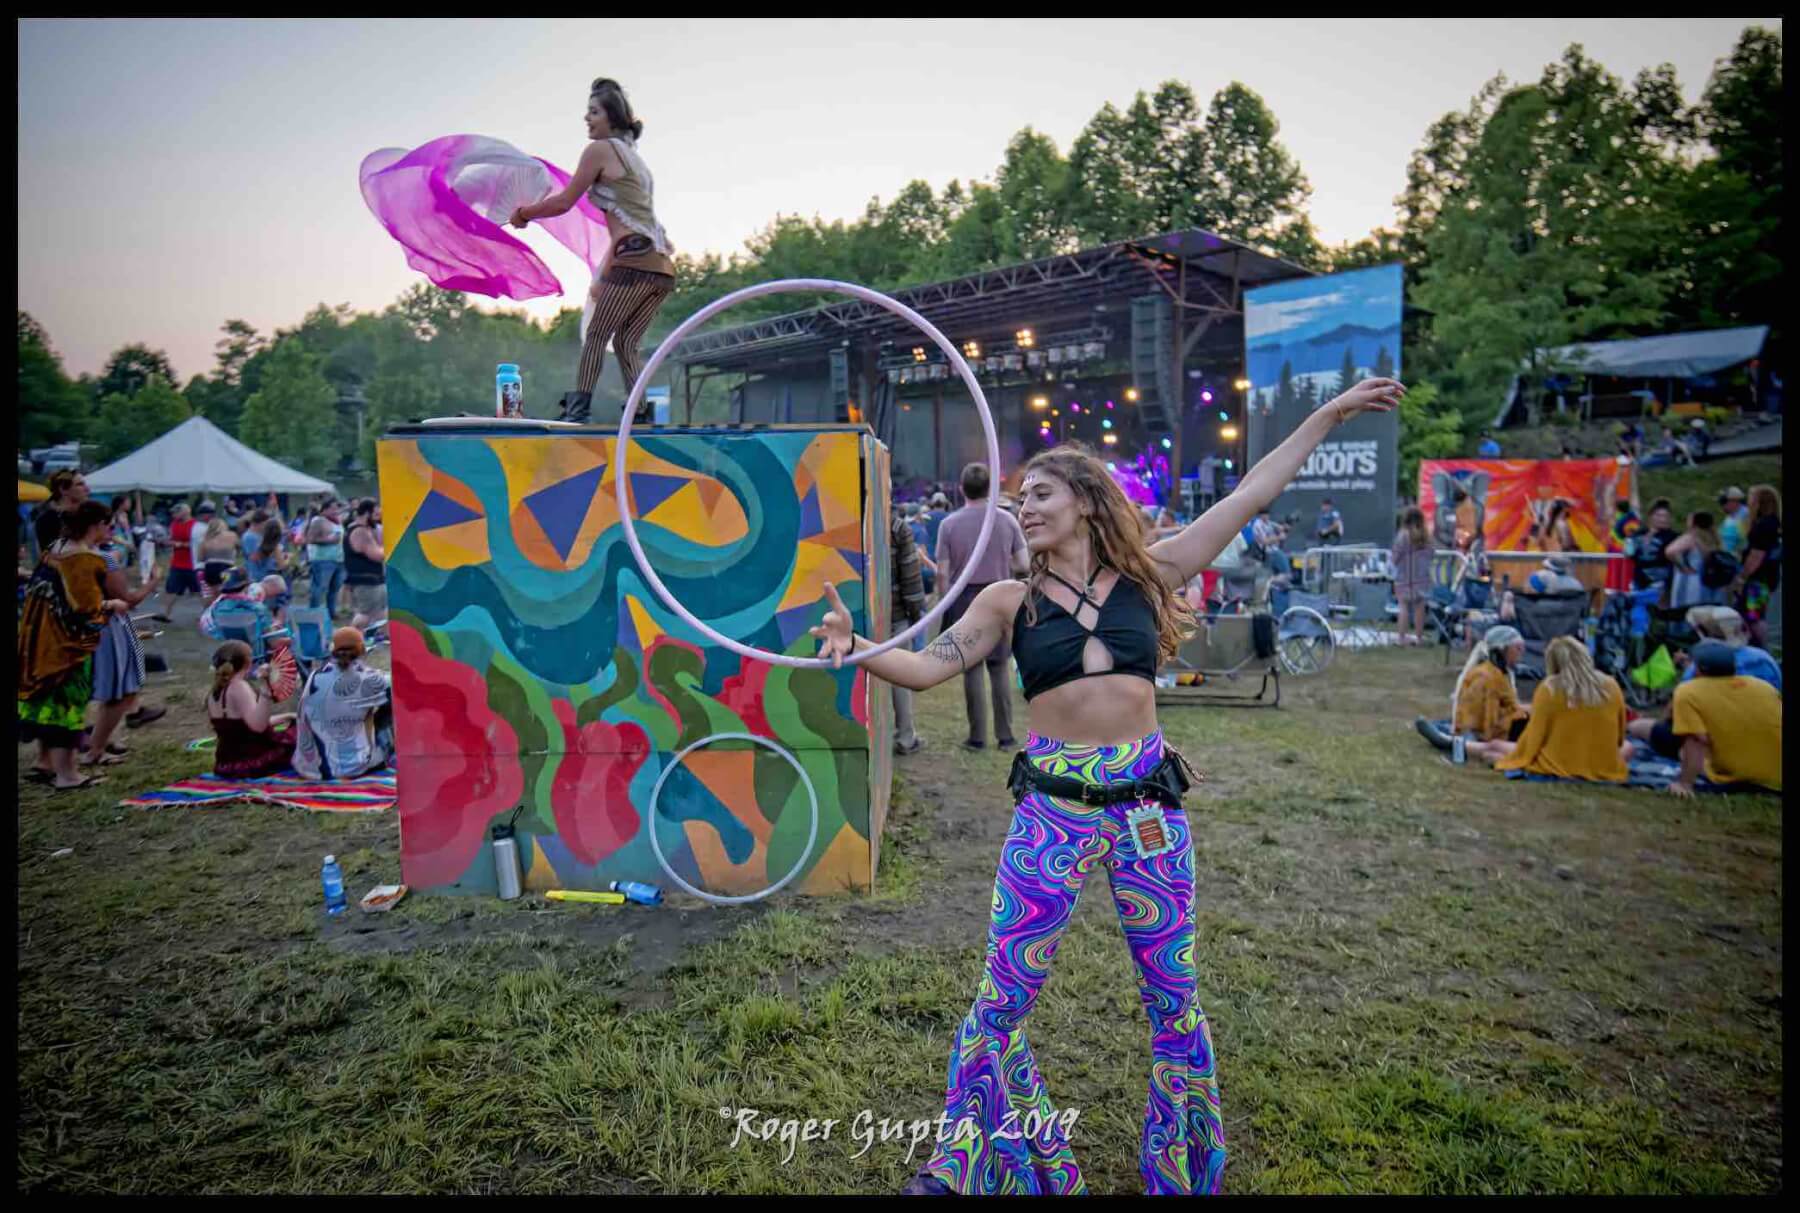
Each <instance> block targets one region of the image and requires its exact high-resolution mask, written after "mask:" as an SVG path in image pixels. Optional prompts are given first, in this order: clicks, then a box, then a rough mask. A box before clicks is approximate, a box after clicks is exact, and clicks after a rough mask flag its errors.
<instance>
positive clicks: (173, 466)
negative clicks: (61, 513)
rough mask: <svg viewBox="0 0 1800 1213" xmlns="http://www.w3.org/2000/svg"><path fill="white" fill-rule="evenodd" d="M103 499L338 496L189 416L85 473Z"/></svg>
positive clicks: (203, 420)
mask: <svg viewBox="0 0 1800 1213" xmlns="http://www.w3.org/2000/svg"><path fill="white" fill-rule="evenodd" d="M86 479H87V483H88V490H89V491H90V492H93V493H98V494H100V495H102V496H105V495H107V494H111V493H128V492H131V491H132V490H134V489H136V490H142V491H144V492H146V493H170V494H175V493H255V494H257V495H259V496H260V495H261V494H263V493H269V492H275V493H335V492H336V491H337V490H336V489H335V488H334V487H333V486H332V484H331V483H330V482H329V481H325V480H320V479H318V478H317V477H315V476H308V475H307V474H306V473H305V472H296V471H295V470H294V469H293V468H291V467H288V466H287V465H286V464H284V463H279V462H277V461H276V460H273V459H271V458H269V457H268V456H267V455H264V454H261V453H260V452H257V451H253V450H251V449H250V448H249V447H247V446H245V445H244V444H243V443H241V442H239V441H238V440H237V439H235V438H233V437H232V436H231V435H229V434H227V433H226V432H225V431H224V430H221V429H220V428H219V427H218V426H216V425H214V424H213V423H212V422H210V421H208V420H207V419H206V418H204V417H190V418H188V419H187V420H186V421H184V422H182V423H181V424H180V425H178V426H176V427H175V428H174V429H172V430H170V431H169V432H168V433H166V434H164V435H163V436H162V437H161V438H158V439H156V440H155V441H153V442H149V443H146V444H144V445H143V446H141V447H139V448H138V449H137V450H135V451H133V452H131V454H129V455H127V456H125V457H124V458H123V459H120V460H119V461H117V462H116V463H109V464H107V465H106V466H105V467H103V468H101V469H99V470H98V471H94V472H89V473H88V474H87V478H86Z"/></svg>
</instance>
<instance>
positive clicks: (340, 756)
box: [294, 628, 394, 779]
mask: <svg viewBox="0 0 1800 1213" xmlns="http://www.w3.org/2000/svg"><path fill="white" fill-rule="evenodd" d="M363 653H364V643H363V634H362V633H361V632H359V631H357V630H356V629H355V628H339V629H338V630H337V631H335V632H333V633H332V634H331V660H330V661H328V662H325V663H323V664H321V665H320V666H319V667H318V668H317V669H315V670H314V671H313V672H312V674H311V675H310V676H309V677H308V678H307V680H306V686H305V688H304V689H303V690H302V691H301V692H300V738H299V746H298V748H297V749H296V750H295V751H294V769H295V770H296V771H298V772H300V774H302V775H304V776H305V777H306V778H308V779H354V778H356V777H357V776H358V775H363V774H367V773H368V772H370V771H373V770H378V769H379V768H381V767H384V766H386V765H387V764H388V760H389V759H390V758H392V757H393V754H394V724H393V683H392V681H391V680H390V679H389V678H388V676H387V675H386V674H385V673H383V672H382V671H380V670H378V669H375V668H374V667H373V666H369V665H365V664H364V663H363V660H362V658H363Z"/></svg>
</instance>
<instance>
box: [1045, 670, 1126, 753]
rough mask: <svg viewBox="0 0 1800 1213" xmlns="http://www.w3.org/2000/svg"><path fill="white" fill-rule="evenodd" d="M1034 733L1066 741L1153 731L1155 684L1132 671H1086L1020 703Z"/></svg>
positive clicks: (1114, 741)
mask: <svg viewBox="0 0 1800 1213" xmlns="http://www.w3.org/2000/svg"><path fill="white" fill-rule="evenodd" d="M1025 719H1026V723H1027V724H1029V725H1030V726H1031V731H1032V732H1033V733H1036V734H1037V735H1038V736H1039V737H1053V738H1055V739H1056V740H1058V741H1066V742H1069V743H1070V744H1071V745H1122V744H1124V743H1126V742H1131V741H1137V740H1140V739H1141V738H1144V737H1148V736H1149V735H1150V734H1151V733H1154V732H1155V731H1156V728H1157V725H1156V685H1155V684H1154V683H1152V682H1150V681H1148V680H1147V679H1144V678H1140V677H1138V676H1137V675H1136V674H1088V675H1085V676H1084V677H1081V678H1077V679H1075V680H1074V681H1072V682H1065V683H1063V684H1062V685H1061V686H1057V687H1051V688H1050V689H1049V690H1048V691H1045V692H1044V693H1043V694H1041V695H1039V696H1038V697H1037V698H1036V699H1033V700H1031V701H1030V702H1028V703H1027V704H1026V705H1025Z"/></svg>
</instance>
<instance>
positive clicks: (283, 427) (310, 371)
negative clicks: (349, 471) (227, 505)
mask: <svg viewBox="0 0 1800 1213" xmlns="http://www.w3.org/2000/svg"><path fill="white" fill-rule="evenodd" d="M320 362H321V359H320V358H319V356H318V355H317V354H314V353H312V352H310V351H309V350H307V348H306V346H305V344H304V343H303V342H301V341H300V340H299V339H298V338H295V337H288V338H284V339H282V340H280V341H278V342H276V344H275V346H274V348H273V349H272V350H270V352H269V363H268V366H267V368H266V369H265V370H264V372H263V376H262V386H261V387H260V388H259V389H258V390H257V391H256V392H255V393H254V394H253V395H252V396H251V397H250V399H249V400H247V401H245V402H244V417H243V423H242V425H241V426H240V428H239V434H238V437H239V439H240V440H241V441H243V442H244V443H245V444H246V445H248V446H251V447H254V448H256V449H257V450H259V451H261V452H262V453H263V454H265V455H267V456H269V457H270V458H272V459H278V460H280V461H281V462H283V463H285V464H287V465H289V466H290V467H296V468H299V469H300V470H301V471H304V472H307V473H310V474H311V475H314V476H330V475H331V474H332V473H334V472H335V471H336V470H337V467H338V463H339V456H340V455H341V453H342V448H341V447H340V445H339V442H340V436H339V432H338V417H337V392H336V391H335V390H334V389H333V388H332V386H331V384H330V382H329V381H328V380H327V379H326V378H325V376H324V374H323V373H322V372H321V371H320Z"/></svg>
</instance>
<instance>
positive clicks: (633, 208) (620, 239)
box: [509, 77, 675, 425]
mask: <svg viewBox="0 0 1800 1213" xmlns="http://www.w3.org/2000/svg"><path fill="white" fill-rule="evenodd" d="M587 133H588V138H589V139H590V140H592V142H590V143H589V144H588V145H587V148H586V149H585V150H584V151H583V152H582V153H581V160H580V161H579V162H578V163H577V164H576V166H575V171H574V173H572V174H571V175H570V177H569V183H568V185H566V186H564V187H563V188H562V189H560V190H558V191H557V192H556V193H554V194H551V195H550V196H549V197H547V198H544V199H542V200H541V201H538V202H534V203H532V204H531V205H529V206H521V207H519V208H518V209H517V210H515V211H514V212H513V213H512V218H511V219H510V221H509V222H511V224H512V225H513V226H514V227H518V228H522V227H524V226H525V225H526V224H527V223H530V222H531V221H532V220H533V219H543V218H546V217H548V216H551V215H561V214H563V213H564V212H566V211H568V210H569V208H571V207H573V206H574V205H575V204H576V202H577V201H579V200H580V198H581V196H582V195H583V194H586V195H587V196H588V199H589V201H591V202H592V203H593V204H594V205H595V206H596V207H598V208H599V209H600V210H601V211H602V212H603V213H604V214H605V216H606V230H607V232H608V234H609V238H610V239H611V241H612V250H611V252H610V254H609V255H608V256H607V258H606V260H605V261H604V262H602V263H601V268H600V271H599V273H598V274H596V275H595V277H594V281H593V284H592V286H591V287H590V289H589V291H588V300H589V304H590V306H591V315H590V316H589V318H588V320H587V322H586V324H584V325H583V326H582V327H583V337H582V343H581V361H580V363H579V364H578V365H577V367H576V371H575V390H574V391H573V392H568V393H565V394H564V396H563V399H562V416H561V418H560V420H563V421H575V422H585V421H586V420H587V419H588V410H589V408H590V407H591V406H592V404H593V400H594V385H595V384H597V383H598V382H600V367H601V365H602V363H603V362H604V361H605V359H606V343H607V342H608V341H611V342H612V347H613V353H614V354H615V355H617V356H618V359H619V372H620V374H621V375H622V376H623V378H624V380H625V394H626V395H627V396H629V395H630V394H631V389H632V387H633V386H634V385H635V384H636V383H637V377H638V370H639V368H641V367H642V366H643V362H642V361H641V360H640V359H639V358H638V345H639V343H641V342H642V341H643V339H644V334H645V333H646V332H647V331H649V328H650V322H651V321H652V320H654V319H655V318H656V312H657V309H658V308H660V307H661V306H662V303H663V300H665V299H667V298H668V297H669V294H670V292H672V291H673V290H674V289H675V262H674V261H673V260H672V259H671V256H672V254H673V253H674V251H675V250H674V246H672V245H671V244H670V243H669V237H668V236H667V234H665V233H664V232H663V229H662V225H661V224H660V223H658V222H657V221H656V211H655V208H654V207H653V205H652V197H653V195H654V192H655V187H654V184H653V182H652V180H651V177H650V167H649V166H648V165H647V164H645V163H644V158H643V157H642V156H641V155H639V154H638V150H637V144H638V138H639V136H641V135H642V134H643V133H644V124H643V123H642V122H639V121H638V120H637V118H636V117H635V116H634V115H633V114H632V112H631V103H630V102H629V101H627V100H626V99H625V90H624V89H622V88H620V87H619V83H618V81H616V80H608V79H606V78H604V77H602V78H601V79H598V80H596V81H594V84H593V87H592V89H590V90H589V93H588V107H587ZM649 421H650V405H649V402H648V401H645V402H644V403H643V404H642V405H641V406H639V408H638V412H637V415H636V416H635V417H633V418H632V424H633V425H639V424H648V423H649Z"/></svg>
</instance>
